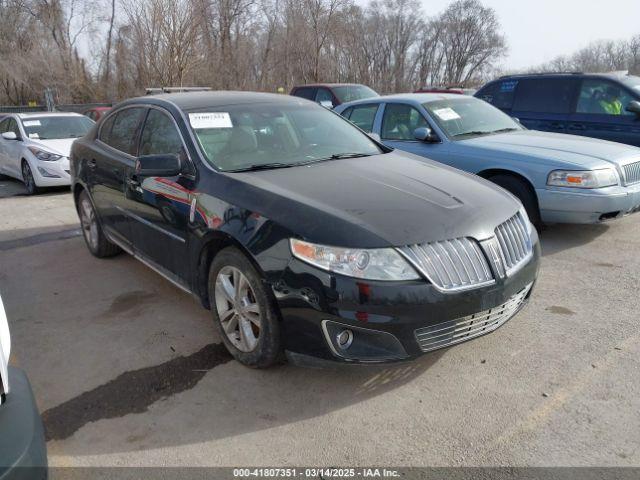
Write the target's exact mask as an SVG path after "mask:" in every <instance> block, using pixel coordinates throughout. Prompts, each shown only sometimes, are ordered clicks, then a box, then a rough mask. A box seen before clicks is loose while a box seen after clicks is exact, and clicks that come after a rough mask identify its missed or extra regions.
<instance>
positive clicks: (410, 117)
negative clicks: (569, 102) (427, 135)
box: [381, 103, 428, 140]
mask: <svg viewBox="0 0 640 480" xmlns="http://www.w3.org/2000/svg"><path fill="white" fill-rule="evenodd" d="M427 126H428V124H427V121H426V120H425V119H424V117H423V116H422V114H421V113H420V112H418V110H416V109H415V108H413V107H412V106H410V105H402V104H399V103H388V104H387V106H386V107H385V109H384V116H383V117H382V135H381V137H382V138H383V139H385V140H415V138H414V136H413V131H414V130H415V129H416V128H418V127H427Z"/></svg>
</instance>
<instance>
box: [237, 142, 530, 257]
mask: <svg viewBox="0 0 640 480" xmlns="http://www.w3.org/2000/svg"><path fill="white" fill-rule="evenodd" d="M225 176H226V177H227V178H229V179H234V180H235V181H240V182H242V183H244V185H243V188H237V189H234V188H233V187H232V186H229V187H230V188H228V189H225V190H226V191H232V192H233V191H235V192H243V193H242V194H240V193H238V194H237V195H238V198H235V199H232V200H231V202H232V203H234V204H236V205H242V206H244V207H245V208H248V209H250V210H251V211H254V212H258V213H260V214H263V215H264V216H266V217H267V218H269V219H271V220H273V221H275V222H276V223H278V224H279V225H281V226H283V227H286V228H287V229H288V230H290V231H291V232H292V233H293V234H296V235H299V236H301V237H302V238H304V239H305V240H308V241H311V242H315V243H321V244H325V245H333V246H343V247H359V248H375V247H388V246H404V245H410V244H416V243H423V242H429V241H436V240H445V239H451V238H457V237H465V236H469V237H474V238H476V239H478V240H482V239H485V238H488V237H490V236H492V235H493V234H494V233H493V231H494V229H495V227H496V226H498V225H499V224H500V223H502V222H504V221H505V220H507V219H508V218H509V217H511V216H512V215H514V214H515V213H516V212H517V211H518V209H519V207H520V204H519V203H518V201H517V200H516V199H515V198H514V197H513V196H512V195H511V194H509V193H507V192H506V191H505V190H503V189H501V188H499V187H497V186H495V185H493V184H491V183H489V182H487V181H486V180H483V179H481V178H479V177H476V176H474V175H470V174H467V173H464V172H461V171H460V170H456V169H453V168H451V167H447V166H444V165H442V164H440V163H437V162H434V161H431V160H428V159H425V158H423V157H418V156H415V155H412V154H409V153H405V152H399V151H394V152H391V153H387V154H382V155H375V156H372V157H364V158H353V159H345V160H334V161H326V162H321V163H317V164H312V165H307V166H300V167H292V168H282V169H275V170H265V171H256V172H246V173H235V174H232V173H228V174H225ZM247 190H249V191H251V190H253V191H252V192H251V193H250V194H247ZM240 195H242V196H241V197H240ZM248 199H250V200H248ZM247 202H250V203H251V205H247Z"/></svg>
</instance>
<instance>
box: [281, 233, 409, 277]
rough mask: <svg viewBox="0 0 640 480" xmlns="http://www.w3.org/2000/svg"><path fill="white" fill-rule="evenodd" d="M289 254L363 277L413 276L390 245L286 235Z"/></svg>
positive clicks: (337, 271)
mask: <svg viewBox="0 0 640 480" xmlns="http://www.w3.org/2000/svg"><path fill="white" fill-rule="evenodd" d="M290 243H291V252H292V253H293V256H294V257H296V258H299V259H300V260H302V261H303V262H307V263H310V264H311V265H314V266H316V267H318V268H321V269H323V270H327V271H329V272H335V273H340V274H342V275H346V276H349V277H356V278H362V279H366V280H416V279H418V278H420V276H419V275H418V273H417V272H416V271H415V270H414V269H413V267H412V266H411V265H409V263H408V262H407V261H406V260H405V259H404V258H403V257H402V256H401V255H400V254H399V253H398V252H397V251H395V250H394V249H393V248H375V249H361V248H340V247H327V246H325V245H316V244H313V243H309V242H304V241H302V240H297V239H295V238H292V239H290Z"/></svg>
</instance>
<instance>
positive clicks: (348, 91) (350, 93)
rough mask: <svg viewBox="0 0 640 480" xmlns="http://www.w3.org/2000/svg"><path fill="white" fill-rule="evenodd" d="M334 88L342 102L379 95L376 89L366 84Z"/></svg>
mask: <svg viewBox="0 0 640 480" xmlns="http://www.w3.org/2000/svg"><path fill="white" fill-rule="evenodd" d="M332 90H333V93H334V94H335V96H336V97H338V100H340V103H347V102H353V101H355V100H362V99H363V98H371V97H377V96H379V95H378V94H377V93H376V92H375V91H374V90H371V89H370V88H369V87H365V86H364V85H343V86H341V87H333V88H332Z"/></svg>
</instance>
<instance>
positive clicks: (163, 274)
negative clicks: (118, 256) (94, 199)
mask: <svg viewBox="0 0 640 480" xmlns="http://www.w3.org/2000/svg"><path fill="white" fill-rule="evenodd" d="M104 232H105V234H106V236H107V238H108V239H109V241H110V242H112V243H115V244H116V245H118V246H119V247H120V248H121V249H122V250H124V251H125V252H127V253H128V254H129V255H131V256H132V257H133V258H135V259H136V260H138V261H140V262H141V263H142V264H144V265H146V266H147V267H149V268H150V269H151V270H153V271H154V272H156V273H157V274H158V275H160V276H161V277H163V278H164V279H165V280H167V281H169V282H171V283H172V284H173V285H174V286H176V287H178V288H179V289H180V290H182V291H183V292H185V293H189V294H191V295H195V293H194V292H192V291H191V290H190V289H189V288H188V287H187V286H185V285H183V284H182V282H180V281H179V280H177V279H175V278H173V277H174V275H172V274H170V273H168V272H166V271H165V269H164V268H163V267H161V266H160V265H157V264H156V263H155V262H153V261H152V260H149V259H148V258H146V257H144V256H143V255H142V254H140V253H138V252H135V251H133V250H132V249H130V248H129V247H128V246H127V245H126V244H125V243H124V242H122V241H121V240H119V239H118V238H116V237H114V236H113V235H112V233H113V232H111V231H108V230H107V229H105V230H104Z"/></svg>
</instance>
